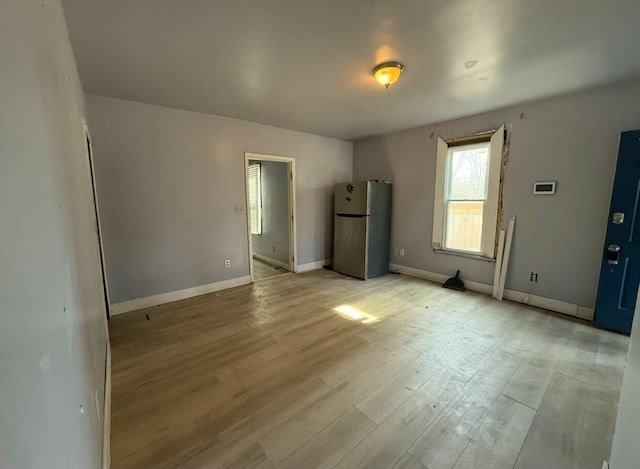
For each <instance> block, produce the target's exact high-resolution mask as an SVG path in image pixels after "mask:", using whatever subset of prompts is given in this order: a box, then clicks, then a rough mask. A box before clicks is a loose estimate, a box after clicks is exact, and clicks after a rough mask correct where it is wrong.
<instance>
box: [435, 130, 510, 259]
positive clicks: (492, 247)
mask: <svg viewBox="0 0 640 469" xmlns="http://www.w3.org/2000/svg"><path fill="white" fill-rule="evenodd" d="M503 146H504V126H502V127H500V128H499V129H498V130H496V131H495V132H494V133H493V135H491V138H490V140H489V148H490V154H489V181H488V188H487V199H486V202H485V208H484V212H483V227H482V251H481V252H480V253H477V252H471V251H460V250H453V249H445V247H444V244H445V243H444V236H445V233H444V229H445V190H446V171H447V154H448V152H449V145H448V144H447V142H445V141H444V140H442V139H441V138H438V147H437V162H436V184H435V194H434V201H433V236H432V243H431V246H432V247H433V249H434V250H436V251H441V252H446V253H451V254H459V255H463V256H469V257H476V258H477V257H478V256H480V257H482V258H486V259H495V256H496V252H495V251H496V233H497V231H498V230H497V228H498V210H499V205H500V200H499V199H500V177H501V173H502V163H503V161H502V149H503Z"/></svg>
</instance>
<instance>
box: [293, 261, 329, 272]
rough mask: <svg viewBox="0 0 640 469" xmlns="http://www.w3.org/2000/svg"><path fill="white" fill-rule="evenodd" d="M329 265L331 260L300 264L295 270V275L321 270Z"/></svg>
mask: <svg viewBox="0 0 640 469" xmlns="http://www.w3.org/2000/svg"><path fill="white" fill-rule="evenodd" d="M329 264H331V259H324V260H321V261H315V262H309V263H308V264H300V265H299V266H298V267H297V268H296V272H297V273H301V272H309V271H311V270H318V269H322V268H323V267H324V266H325V265H329Z"/></svg>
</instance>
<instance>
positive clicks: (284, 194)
mask: <svg viewBox="0 0 640 469" xmlns="http://www.w3.org/2000/svg"><path fill="white" fill-rule="evenodd" d="M260 164H261V168H260V174H261V175H262V234H261V235H252V236H251V238H252V245H253V252H254V253H256V254H260V255H262V256H266V257H269V258H271V259H275V260H276V261H280V262H282V263H284V264H289V171H288V166H289V165H288V164H287V163H278V162H277V161H262V162H260Z"/></svg>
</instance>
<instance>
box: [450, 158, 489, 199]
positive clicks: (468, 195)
mask: <svg viewBox="0 0 640 469" xmlns="http://www.w3.org/2000/svg"><path fill="white" fill-rule="evenodd" d="M488 166H489V148H488V147H486V146H482V147H475V148H468V149H460V150H455V149H454V150H452V151H451V152H450V154H449V185H448V187H449V197H447V198H448V199H454V200H460V199H463V200H464V199H475V200H478V199H486V197H487V169H488Z"/></svg>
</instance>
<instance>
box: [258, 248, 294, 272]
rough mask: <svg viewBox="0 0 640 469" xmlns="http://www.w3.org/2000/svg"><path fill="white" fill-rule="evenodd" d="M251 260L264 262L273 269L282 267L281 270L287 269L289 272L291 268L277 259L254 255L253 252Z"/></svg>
mask: <svg viewBox="0 0 640 469" xmlns="http://www.w3.org/2000/svg"><path fill="white" fill-rule="evenodd" d="M253 258H254V259H258V260H259V261H262V262H266V263H267V264H269V265H272V266H274V267H282V268H283V269H287V270H289V269H290V268H291V267H290V266H289V264H285V263H284V262H282V261H279V260H277V259H274V258H272V257H269V256H263V255H262V254H256V253H255V252H254V253H253Z"/></svg>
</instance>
